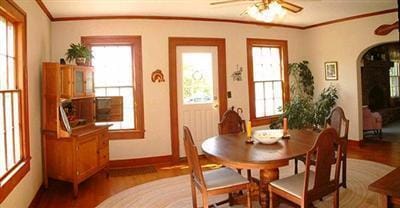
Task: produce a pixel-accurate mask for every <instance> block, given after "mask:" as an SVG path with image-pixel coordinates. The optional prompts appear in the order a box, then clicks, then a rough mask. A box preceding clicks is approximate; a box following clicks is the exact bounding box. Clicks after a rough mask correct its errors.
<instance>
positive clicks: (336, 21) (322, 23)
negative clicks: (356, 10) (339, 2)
mask: <svg viewBox="0 0 400 208" xmlns="http://www.w3.org/2000/svg"><path fill="white" fill-rule="evenodd" d="M393 12H397V8H394V9H386V10H382V11H377V12H371V13H366V14H359V15H355V16H350V17H345V18H340V19H335V20H331V21H327V22H321V23H318V24H313V25H309V26H305V27H303V29H309V28H314V27H320V26H324V25H330V24H335V23H339V22H346V21H350V20H354V19H360V18H365V17H371V16H377V15H382V14H388V13H393Z"/></svg>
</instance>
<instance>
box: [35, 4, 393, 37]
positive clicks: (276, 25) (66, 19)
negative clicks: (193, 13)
mask: <svg viewBox="0 0 400 208" xmlns="http://www.w3.org/2000/svg"><path fill="white" fill-rule="evenodd" d="M36 2H37V3H38V4H39V6H40V8H41V9H42V10H43V12H44V13H45V14H46V15H47V17H48V18H49V19H50V21H52V22H61V21H81V20H113V19H147V20H184V21H185V20H186V21H203V22H225V23H236V24H249V25H258V26H266V27H283V28H291V29H299V30H306V29H310V28H315V27H320V26H325V25H330V24H335V23H339V22H346V21H351V20H355V19H360V18H365V17H371V16H377V15H383V14H388V13H394V12H397V11H398V8H393V9H386V10H382V11H377V12H371V13H365V14H360V15H354V16H350V17H345V18H340V19H335V20H330V21H326V22H321V23H317V24H313V25H308V26H297V25H287V24H275V23H264V22H257V21H244V20H231V19H218V18H201V17H179V16H146V15H124V16H82V17H53V15H52V14H51V13H50V11H49V10H48V9H47V7H46V5H45V4H44V3H43V1H42V0H36Z"/></svg>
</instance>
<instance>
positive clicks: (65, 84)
mask: <svg viewBox="0 0 400 208" xmlns="http://www.w3.org/2000/svg"><path fill="white" fill-rule="evenodd" d="M72 71H73V69H72V68H71V67H68V66H66V67H61V72H60V73H61V74H60V75H61V97H62V98H72V96H73V93H72V83H73V81H72Z"/></svg>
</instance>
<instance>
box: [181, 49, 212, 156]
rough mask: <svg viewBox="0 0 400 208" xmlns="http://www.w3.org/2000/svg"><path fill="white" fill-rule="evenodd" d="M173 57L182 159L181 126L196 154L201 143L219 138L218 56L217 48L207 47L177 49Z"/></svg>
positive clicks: (183, 153)
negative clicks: (196, 149) (187, 133)
mask: <svg viewBox="0 0 400 208" xmlns="http://www.w3.org/2000/svg"><path fill="white" fill-rule="evenodd" d="M176 53H177V54H176V57H177V60H176V63H177V78H178V79H177V80H178V81H177V82H178V83H177V87H178V88H177V89H178V92H177V94H178V96H177V97H178V119H179V155H180V157H183V156H185V155H186V154H185V148H184V144H183V126H184V125H185V126H187V127H189V129H190V131H191V133H192V136H193V140H194V143H195V144H196V146H197V147H198V150H199V154H201V144H202V142H203V141H204V140H205V139H207V138H209V137H211V136H215V135H217V134H218V122H219V106H218V53H217V47H206V46H178V47H177V49H176Z"/></svg>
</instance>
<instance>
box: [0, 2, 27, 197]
mask: <svg viewBox="0 0 400 208" xmlns="http://www.w3.org/2000/svg"><path fill="white" fill-rule="evenodd" d="M25 28H26V25H25V13H24V12H23V11H22V10H21V9H20V8H19V7H17V6H16V5H15V4H14V3H13V2H12V1H7V0H6V1H0V132H1V133H0V203H1V202H2V201H3V200H4V199H5V198H6V197H7V195H8V194H9V193H10V192H11V191H12V190H13V188H14V187H15V186H16V185H17V184H18V182H19V181H20V180H21V179H22V178H23V177H24V176H25V174H26V173H27V172H28V171H29V168H30V166H29V165H30V164H29V162H30V153H29V125H28V105H27V98H28V94H27V90H25V89H27V83H26V81H25V80H26V75H27V73H26V68H25V67H24V66H25V64H26V45H25V38H26V36H25Z"/></svg>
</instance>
